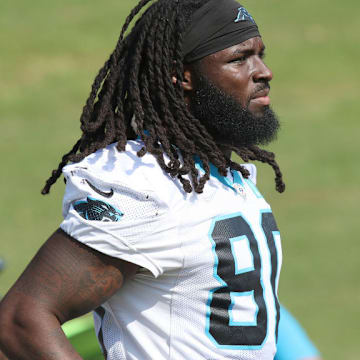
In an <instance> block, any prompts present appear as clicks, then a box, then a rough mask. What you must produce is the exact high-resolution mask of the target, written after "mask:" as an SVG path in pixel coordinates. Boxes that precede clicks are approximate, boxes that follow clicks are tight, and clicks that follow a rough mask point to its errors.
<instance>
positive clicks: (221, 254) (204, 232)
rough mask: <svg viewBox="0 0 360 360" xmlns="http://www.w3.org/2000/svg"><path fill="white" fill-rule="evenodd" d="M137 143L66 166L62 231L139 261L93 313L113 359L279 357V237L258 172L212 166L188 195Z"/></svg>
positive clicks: (101, 339)
mask: <svg viewBox="0 0 360 360" xmlns="http://www.w3.org/2000/svg"><path fill="white" fill-rule="evenodd" d="M141 146H142V143H141V142H140V141H130V142H128V144H127V148H126V151H125V152H118V151H117V150H116V147H115V144H113V145H110V146H108V147H107V148H105V149H103V150H99V151H97V152H96V153H94V154H92V155H90V156H88V157H87V158H85V159H84V160H83V161H81V162H79V163H76V164H71V165H68V166H66V167H65V168H64V170H63V172H64V175H65V178H66V180H67V185H66V193H65V197H64V203H63V215H64V221H63V222H62V224H61V228H62V229H63V230H64V231H65V232H67V233H68V234H69V235H71V236H72V237H73V238H75V239H76V240H78V241H80V242H82V243H84V244H86V245H87V246H89V247H91V248H94V249H96V250H98V251H100V252H102V253H104V254H107V255H110V256H112V257H116V258H119V259H123V260H126V261H129V262H132V263H135V264H138V265H139V266H140V267H141V268H140V270H139V271H138V273H137V274H136V275H135V277H134V278H132V279H128V280H126V282H125V284H124V286H123V287H122V288H121V289H120V290H119V291H118V292H117V293H116V294H115V295H114V296H112V297H111V298H110V299H109V300H108V301H107V302H105V303H104V304H102V305H101V307H100V308H98V309H97V310H96V311H95V314H94V318H95V329H96V332H97V335H98V339H99V342H100V343H101V345H102V348H103V351H104V353H105V355H106V359H108V360H120V359H127V360H135V359H136V360H170V359H171V360H197V359H206V360H223V359H242V360H251V359H261V360H270V359H273V358H274V355H275V352H276V336H277V324H278V320H279V305H278V300H277V286H278V278H279V272H280V267H281V261H282V255H281V244H280V235H279V232H278V229H277V226H276V223H275V220H274V217H273V215H272V212H271V209H270V207H269V205H268V204H267V203H266V201H265V200H264V198H263V197H262V196H261V194H260V193H259V191H258V190H257V189H256V187H255V184H254V182H255V172H256V169H255V167H254V166H253V165H248V169H249V170H250V171H251V173H252V176H251V179H252V180H251V179H244V178H243V177H242V176H241V174H240V173H238V172H234V171H233V172H231V173H230V172H229V176H228V177H226V178H225V177H222V176H220V175H219V173H218V172H217V169H216V168H215V167H211V170H212V171H211V178H210V180H209V181H208V182H207V184H206V185H205V188H204V193H203V194H196V193H191V194H186V193H185V192H184V191H183V189H182V185H181V184H180V182H179V181H178V180H177V179H173V178H171V177H170V176H168V175H167V174H165V173H164V171H163V170H162V169H161V168H160V166H159V165H158V163H157V161H156V159H155V158H154V157H153V156H152V155H151V154H146V155H145V156H144V157H142V158H138V157H137V156H136V152H137V151H138V150H139V149H140V148H141ZM197 167H198V169H199V173H200V174H201V172H202V171H203V170H202V167H201V163H197Z"/></svg>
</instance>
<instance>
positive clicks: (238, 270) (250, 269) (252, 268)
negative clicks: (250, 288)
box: [229, 235, 255, 275]
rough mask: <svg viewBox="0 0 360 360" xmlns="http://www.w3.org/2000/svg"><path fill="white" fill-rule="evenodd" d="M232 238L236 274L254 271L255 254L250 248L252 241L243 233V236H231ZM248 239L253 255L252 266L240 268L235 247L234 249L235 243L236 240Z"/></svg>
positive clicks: (247, 242)
mask: <svg viewBox="0 0 360 360" xmlns="http://www.w3.org/2000/svg"><path fill="white" fill-rule="evenodd" d="M229 240H230V245H231V252H232V254H233V257H234V261H235V275H238V274H243V273H245V272H249V271H253V270H255V267H254V255H253V253H252V252H251V249H250V241H249V239H248V238H247V236H246V235H242V236H237V237H234V238H231V239H229ZM244 240H245V241H246V244H247V246H248V248H249V253H250V255H251V259H252V264H253V265H252V266H250V267H248V268H239V264H238V260H237V256H236V252H235V249H234V243H235V242H238V241H244Z"/></svg>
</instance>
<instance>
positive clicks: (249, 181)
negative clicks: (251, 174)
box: [244, 179, 264, 199]
mask: <svg viewBox="0 0 360 360" xmlns="http://www.w3.org/2000/svg"><path fill="white" fill-rule="evenodd" d="M244 180H245V182H246V183H247V184H248V185H249V186H250V188H251V190H252V191H253V193H254V194H255V196H256V197H257V198H258V199H263V198H264V197H263V196H262V195H261V193H260V191H259V190H258V188H257V187H256V186H255V184H254V183H253V182H252V181H251V180H250V179H244Z"/></svg>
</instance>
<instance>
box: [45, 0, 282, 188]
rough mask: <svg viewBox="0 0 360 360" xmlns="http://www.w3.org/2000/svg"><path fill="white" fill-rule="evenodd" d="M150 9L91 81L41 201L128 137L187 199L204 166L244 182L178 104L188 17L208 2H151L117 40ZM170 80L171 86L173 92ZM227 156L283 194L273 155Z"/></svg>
mask: <svg viewBox="0 0 360 360" xmlns="http://www.w3.org/2000/svg"><path fill="white" fill-rule="evenodd" d="M151 1H152V0H141V1H140V2H139V3H138V5H137V6H136V7H135V8H134V9H133V10H132V11H131V13H130V15H129V16H128V17H127V19H126V21H125V24H124V26H123V28H122V30H121V33H120V36H119V39H118V42H117V44H116V47H115V50H114V51H113V53H112V54H111V55H110V57H109V59H108V60H107V61H106V62H105V64H104V66H103V67H102V68H101V69H100V71H99V73H98V74H97V76H96V77H95V80H94V82H93V85H92V88H91V92H90V95H89V97H88V99H87V101H86V104H85V106H84V108H83V112H82V115H81V118H80V122H81V130H82V136H81V138H80V139H79V140H78V141H77V142H76V144H75V145H74V147H73V148H72V149H71V151H70V152H68V153H67V154H65V155H64V156H63V157H62V161H61V162H60V164H59V166H58V168H57V169H56V170H53V172H52V175H51V177H50V178H49V179H48V180H47V181H46V184H45V187H44V188H43V190H42V194H48V193H49V191H50V188H51V186H52V185H53V184H54V183H55V182H56V181H57V179H58V178H59V177H60V175H61V172H62V168H63V167H64V166H65V165H66V164H67V163H68V162H69V161H70V162H79V161H81V160H82V159H84V158H85V157H86V156H88V155H90V154H92V153H93V152H95V151H97V150H99V149H102V148H105V147H106V146H108V145H109V144H111V143H114V142H117V145H116V147H117V149H118V151H124V150H125V146H126V143H127V141H128V140H131V139H135V138H136V136H139V137H140V138H141V140H142V141H143V143H144V146H143V148H142V149H141V150H140V151H138V153H137V155H138V156H139V157H141V156H144V155H145V154H146V153H147V152H149V153H151V154H152V155H154V156H155V157H156V159H157V161H158V163H159V165H160V167H161V168H162V169H163V170H164V171H165V172H166V173H168V174H170V175H171V176H172V177H177V178H178V179H179V180H180V182H181V183H182V186H183V188H184V190H185V191H186V192H188V193H190V192H192V191H193V190H194V191H195V192H197V193H202V191H203V188H204V185H205V183H206V182H207V180H209V178H210V166H209V164H210V163H212V164H214V165H215V166H216V167H217V168H218V170H219V173H220V174H221V175H223V176H226V174H227V169H228V168H229V167H230V168H232V169H235V170H238V171H240V172H241V174H242V175H243V176H244V177H246V178H247V177H248V176H249V172H248V171H247V170H246V169H245V168H244V167H242V166H240V165H239V164H237V163H235V162H232V161H231V160H229V159H227V158H226V157H225V156H224V154H223V152H222V151H221V150H220V149H219V147H218V146H217V144H216V143H215V141H214V139H213V137H212V136H211V135H210V134H209V133H208V131H207V130H206V128H205V127H204V126H203V125H202V124H201V123H200V121H199V120H198V119H196V118H195V117H194V116H193V115H192V114H191V113H190V111H189V110H188V108H187V106H186V104H185V100H184V92H183V89H182V86H181V83H182V81H183V70H184V68H183V54H182V43H183V36H184V34H185V31H186V28H187V25H188V24H189V21H190V19H191V15H192V14H193V13H194V12H195V11H196V10H197V9H198V8H200V7H201V6H202V5H204V4H205V3H206V2H207V1H208V0H158V1H155V2H153V3H152V4H151V6H148V7H147V9H146V10H145V12H144V13H143V15H142V16H141V17H140V18H139V19H138V20H137V21H136V24H135V26H134V27H133V29H132V30H131V32H130V33H129V35H127V36H125V33H126V31H127V30H128V28H129V26H130V24H131V22H132V21H133V20H134V18H135V17H136V16H137V15H138V14H139V13H140V12H141V11H142V9H144V8H145V7H146V6H147V5H148V4H149V3H150V2H151ZM173 75H175V76H176V79H177V82H176V84H175V86H174V84H173V83H172V76H173ZM134 129H135V131H136V134H135V131H134ZM231 150H233V151H235V152H236V153H237V154H238V155H239V156H240V157H241V158H242V159H243V160H244V161H245V162H247V161H249V160H258V161H262V162H264V163H268V164H269V165H271V166H272V167H273V169H274V171H275V175H276V178H275V182H276V189H277V190H278V191H279V192H283V191H284V189H285V185H284V183H283V181H282V174H281V172H280V169H279V166H278V165H277V163H276V161H275V156H274V154H273V153H270V152H267V151H265V150H261V149H259V148H258V147H256V146H252V147H248V148H242V149H238V148H231ZM179 154H181V157H182V159H181V160H180V159H179ZM164 155H166V157H167V158H168V159H169V161H168V162H165V160H164ZM194 155H197V157H198V158H199V159H200V160H201V162H202V164H203V168H204V170H205V173H204V174H203V175H202V176H199V173H198V170H197V169H196V167H195V161H194ZM185 175H188V176H189V177H187V176H185ZM189 178H190V180H188V179H189Z"/></svg>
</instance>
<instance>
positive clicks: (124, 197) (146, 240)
mask: <svg viewBox="0 0 360 360" xmlns="http://www.w3.org/2000/svg"><path fill="white" fill-rule="evenodd" d="M89 165H90V164H89V163H87V164H86V166H83V164H82V163H79V164H71V165H68V166H66V167H65V168H64V170H63V174H64V176H65V180H66V190H65V195H64V200H63V216H64V220H63V222H62V223H61V225H60V227H61V228H62V229H63V230H64V231H65V232H66V233H67V234H69V235H70V236H71V237H73V238H74V239H76V240H77V241H79V242H81V243H83V244H85V245H87V246H89V247H91V248H93V249H96V250H98V251H100V252H101V253H104V254H106V255H109V256H112V257H116V258H119V259H122V260H125V261H128V262H132V263H134V264H137V265H139V266H141V267H143V268H146V269H148V270H149V271H150V272H151V273H152V274H153V275H154V276H155V277H157V276H159V275H160V274H162V273H164V272H166V271H168V270H171V269H174V268H178V267H180V266H181V264H182V259H181V258H180V256H181V255H180V252H179V244H178V238H177V224H176V221H175V219H174V217H173V215H172V212H171V209H170V208H169V206H168V205H167V204H166V202H164V201H162V200H161V199H160V197H159V196H158V194H155V193H154V191H153V190H151V188H149V186H148V185H147V184H146V181H145V179H143V178H142V176H141V172H139V171H138V172H136V171H135V173H134V174H133V177H129V176H127V175H126V171H123V172H122V171H120V172H119V171H118V169H114V170H113V171H106V172H101V171H99V169H96V170H94V169H92V168H91V166H89ZM115 174H116V175H115ZM124 177H125V179H124ZM114 178H115V179H114ZM131 179H133V181H130V180H131Z"/></svg>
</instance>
